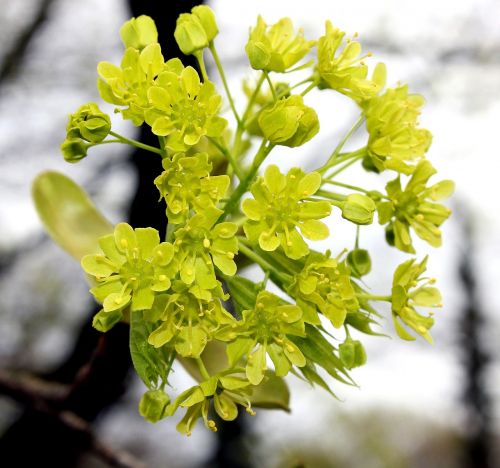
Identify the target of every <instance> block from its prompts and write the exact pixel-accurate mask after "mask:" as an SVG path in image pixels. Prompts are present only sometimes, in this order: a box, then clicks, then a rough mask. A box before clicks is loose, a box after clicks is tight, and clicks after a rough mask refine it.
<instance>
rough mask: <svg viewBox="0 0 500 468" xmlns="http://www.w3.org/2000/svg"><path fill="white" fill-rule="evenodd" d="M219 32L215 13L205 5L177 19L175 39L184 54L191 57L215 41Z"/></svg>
mask: <svg viewBox="0 0 500 468" xmlns="http://www.w3.org/2000/svg"><path fill="white" fill-rule="evenodd" d="M218 32H219V29H218V27H217V22H216V21H215V15H214V12H213V11H212V10H211V9H210V8H209V7H207V6H205V5H200V6H197V7H194V8H193V9H192V10H191V13H183V14H181V15H180V16H179V18H178V19H177V24H176V27H175V32H174V37H175V40H176V41H177V44H178V46H179V49H181V51H182V53H183V54H186V55H191V54H193V53H195V52H197V51H199V50H201V49H204V48H205V47H208V44H209V43H210V42H211V41H213V40H214V38H215V36H216V35H217V33H218Z"/></svg>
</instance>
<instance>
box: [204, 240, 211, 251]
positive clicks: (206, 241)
mask: <svg viewBox="0 0 500 468" xmlns="http://www.w3.org/2000/svg"><path fill="white" fill-rule="evenodd" d="M203 247H205V248H206V249H208V248H209V247H210V241H209V240H208V239H207V238H205V239H203Z"/></svg>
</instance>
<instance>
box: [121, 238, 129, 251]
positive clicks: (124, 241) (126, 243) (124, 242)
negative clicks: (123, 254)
mask: <svg viewBox="0 0 500 468" xmlns="http://www.w3.org/2000/svg"><path fill="white" fill-rule="evenodd" d="M120 245H121V246H122V247H123V248H124V249H126V248H127V247H128V242H127V240H126V239H122V240H121V241H120Z"/></svg>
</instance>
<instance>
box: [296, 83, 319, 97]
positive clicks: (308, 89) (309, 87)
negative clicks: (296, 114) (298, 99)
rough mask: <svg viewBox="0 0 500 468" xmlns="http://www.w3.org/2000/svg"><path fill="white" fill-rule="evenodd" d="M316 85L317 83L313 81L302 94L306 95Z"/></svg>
mask: <svg viewBox="0 0 500 468" xmlns="http://www.w3.org/2000/svg"><path fill="white" fill-rule="evenodd" d="M315 87H316V83H314V82H313V83H311V84H310V85H309V86H308V87H307V88H306V89H304V91H302V92H301V93H300V95H301V96H305V95H306V94H307V93H308V92H309V91H312V90H313V89H314V88H315Z"/></svg>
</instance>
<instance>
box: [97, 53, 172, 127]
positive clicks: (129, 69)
mask: <svg viewBox="0 0 500 468" xmlns="http://www.w3.org/2000/svg"><path fill="white" fill-rule="evenodd" d="M165 68H168V62H167V64H165V63H164V59H163V55H162V53H161V48H160V44H158V43H151V44H149V45H147V46H146V47H145V48H144V49H142V50H139V49H136V48H134V47H129V48H127V49H126V50H125V53H124V55H123V59H122V62H121V65H120V66H119V67H118V66H116V65H113V64H112V63H109V62H100V63H99V65H98V66H97V72H98V74H99V80H98V82H97V87H98V89H99V93H100V95H101V97H102V99H104V100H105V101H106V102H109V103H111V104H115V105H117V106H124V107H125V109H120V112H121V114H122V116H123V118H124V119H129V120H131V121H132V122H133V123H134V125H142V123H143V122H144V112H145V111H146V109H148V108H149V107H150V103H149V100H148V89H149V88H150V87H151V86H153V83H154V80H155V79H156V77H157V76H158V74H159V73H160V72H162V71H163V70H164V69H165Z"/></svg>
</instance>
